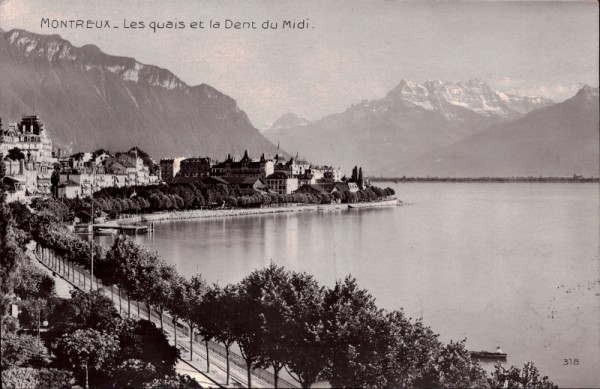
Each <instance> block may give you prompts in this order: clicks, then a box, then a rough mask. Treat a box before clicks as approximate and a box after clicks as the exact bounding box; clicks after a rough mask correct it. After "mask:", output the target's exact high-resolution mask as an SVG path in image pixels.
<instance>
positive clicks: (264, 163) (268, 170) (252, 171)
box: [210, 150, 275, 178]
mask: <svg viewBox="0 0 600 389" xmlns="http://www.w3.org/2000/svg"><path fill="white" fill-rule="evenodd" d="M274 166H275V165H274V162H273V161H272V160H270V159H266V158H265V155H264V154H262V155H261V156H260V159H259V160H258V161H254V160H252V159H251V158H250V157H249V155H248V150H246V151H245V152H244V156H243V157H242V159H241V160H239V161H236V160H235V159H234V158H233V157H232V156H231V154H229V155H227V159H226V160H225V161H223V162H220V163H216V164H214V165H213V166H212V167H211V169H210V175H211V176H216V177H225V176H227V177H233V176H241V177H255V176H260V177H263V178H265V177H267V176H269V175H271V174H273V173H274Z"/></svg>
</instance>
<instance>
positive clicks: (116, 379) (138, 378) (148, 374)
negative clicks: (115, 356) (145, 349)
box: [111, 359, 161, 388]
mask: <svg viewBox="0 0 600 389" xmlns="http://www.w3.org/2000/svg"><path fill="white" fill-rule="evenodd" d="M159 377H161V376H160V375H158V374H157V373H156V368H155V367H154V365H152V364H151V363H145V362H143V361H141V360H139V359H127V360H125V361H124V362H122V363H121V364H119V365H118V366H117V367H116V368H115V370H114V371H113V372H112V373H111V381H112V382H113V383H114V385H115V386H117V387H124V388H141V387H142V386H143V385H144V384H145V383H146V382H151V381H152V380H154V379H156V378H159Z"/></svg>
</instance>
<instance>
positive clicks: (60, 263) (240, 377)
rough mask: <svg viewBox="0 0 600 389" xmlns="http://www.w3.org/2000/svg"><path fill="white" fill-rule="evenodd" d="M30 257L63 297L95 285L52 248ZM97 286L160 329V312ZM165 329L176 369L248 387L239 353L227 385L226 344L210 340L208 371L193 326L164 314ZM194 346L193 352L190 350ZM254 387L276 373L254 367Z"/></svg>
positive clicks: (201, 379)
mask: <svg viewBox="0 0 600 389" xmlns="http://www.w3.org/2000/svg"><path fill="white" fill-rule="evenodd" d="M27 254H28V256H29V257H30V259H31V260H32V262H33V263H36V264H38V265H39V266H40V267H42V268H44V269H46V270H47V271H49V272H50V273H51V274H52V275H53V276H54V279H55V282H56V292H57V295H58V296H59V297H63V298H68V297H70V294H69V291H70V290H71V289H73V288H77V289H81V290H87V291H89V290H90V288H91V285H90V274H89V272H88V271H87V270H85V269H83V268H81V267H79V266H77V265H75V264H72V263H67V261H65V260H63V259H61V258H60V257H58V256H57V255H55V254H54V253H53V252H52V251H51V250H47V249H41V248H37V249H36V248H34V247H31V249H30V250H28V251H27ZM93 284H94V286H93V288H94V289H95V290H99V291H101V292H102V294H103V295H104V296H106V297H108V298H109V299H111V300H112V301H113V303H114V304H115V307H116V309H117V311H118V312H119V313H120V314H121V316H123V317H133V318H136V317H137V318H141V319H146V320H148V319H150V320H151V321H152V322H153V323H154V324H155V325H156V326H157V327H159V328H160V317H159V315H158V314H157V313H156V312H154V311H151V312H150V315H149V314H148V311H147V309H146V307H145V305H144V304H142V303H139V302H137V301H133V300H129V299H128V298H127V295H126V293H125V292H124V291H121V293H120V298H119V289H118V288H117V287H116V286H114V287H109V286H105V285H103V284H102V282H101V281H99V280H98V279H97V278H95V277H94V280H93ZM163 331H164V333H165V335H166V336H167V338H168V340H169V342H170V343H171V344H172V345H176V347H177V348H178V349H179V350H180V358H179V361H178V363H177V365H176V371H177V373H179V374H187V375H189V376H191V377H192V378H194V379H195V380H196V381H198V383H200V385H201V387H203V388H219V387H227V388H237V387H248V382H247V371H246V363H245V361H244V360H243V359H242V358H241V356H239V355H238V354H237V353H235V352H233V351H230V353H229V360H230V381H229V384H228V385H227V384H226V369H227V367H226V366H227V364H226V357H225V356H226V351H225V348H224V347H223V346H221V345H220V344H218V343H216V342H212V341H209V342H208V349H209V360H210V370H209V371H207V362H206V361H207V354H206V343H205V342H204V341H202V338H201V337H200V336H198V335H197V334H194V335H193V339H192V342H191V343H190V331H189V327H188V326H187V325H186V324H185V323H183V322H181V321H178V323H177V325H174V323H173V320H172V317H171V316H170V315H169V314H168V313H165V314H163ZM175 331H177V343H176V344H175ZM190 348H191V351H190ZM251 374H252V387H255V388H265V387H273V386H274V380H273V378H274V377H273V374H272V373H270V372H268V371H266V370H263V369H254V370H253V371H252V373H251ZM278 387H280V388H294V387H297V385H295V384H293V383H291V382H287V381H285V380H284V379H282V378H280V379H279V380H278Z"/></svg>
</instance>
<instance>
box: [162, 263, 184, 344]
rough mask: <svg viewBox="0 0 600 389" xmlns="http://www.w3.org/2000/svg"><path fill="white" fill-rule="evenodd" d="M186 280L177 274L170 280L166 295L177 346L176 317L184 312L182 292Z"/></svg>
mask: <svg viewBox="0 0 600 389" xmlns="http://www.w3.org/2000/svg"><path fill="white" fill-rule="evenodd" d="M185 288H186V280H185V278H183V277H182V276H180V275H179V274H175V277H174V278H173V279H172V280H171V289H170V293H169V294H168V295H167V309H168V310H169V312H170V313H171V316H172V319H173V320H172V324H173V333H174V334H175V346H177V332H178V324H177V323H178V319H179V318H180V317H181V316H182V315H183V314H185V312H186V309H187V307H186V302H185V300H184V293H185Z"/></svg>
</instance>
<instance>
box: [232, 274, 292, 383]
mask: <svg viewBox="0 0 600 389" xmlns="http://www.w3.org/2000/svg"><path fill="white" fill-rule="evenodd" d="M288 289H289V275H288V273H287V272H286V271H285V270H284V269H283V268H282V267H278V266H276V265H275V264H271V265H270V266H268V267H266V268H264V269H261V270H256V271H254V272H252V273H251V274H250V275H249V276H247V277H246V278H244V279H243V280H242V282H241V283H240V285H239V288H238V292H239V298H240V300H239V301H240V303H241V304H242V306H243V307H245V309H246V310H247V312H248V316H247V317H246V320H244V318H240V319H242V321H246V323H245V324H244V323H243V322H242V323H240V324H243V325H244V327H246V330H242V329H241V328H239V329H240V330H241V331H240V332H238V333H237V336H238V338H239V339H238V343H239V344H240V350H241V351H242V356H243V357H244V359H245V360H246V363H247V365H248V382H249V385H250V382H251V381H250V368H251V367H252V364H255V365H256V366H271V368H273V372H274V376H275V382H274V384H275V387H277V381H278V378H279V372H280V371H281V369H283V367H284V360H285V357H286V355H287V352H286V348H287V347H288V346H287V345H286V339H287V335H288V331H287V328H286V327H285V326H284V325H282V324H283V323H284V317H285V316H286V315H288V312H289V310H290V307H289V306H288V305H287V302H286V301H285V298H284V296H285V295H286V292H287V290H288ZM247 321H250V323H248V322H247Z"/></svg>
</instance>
